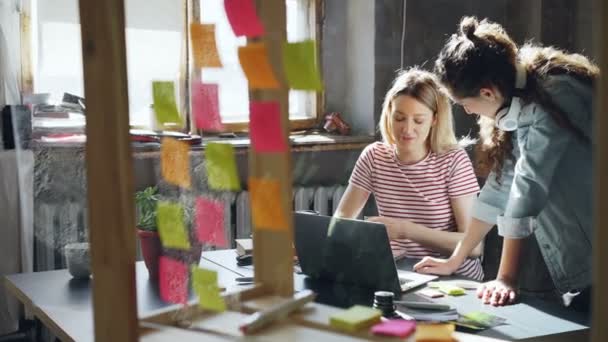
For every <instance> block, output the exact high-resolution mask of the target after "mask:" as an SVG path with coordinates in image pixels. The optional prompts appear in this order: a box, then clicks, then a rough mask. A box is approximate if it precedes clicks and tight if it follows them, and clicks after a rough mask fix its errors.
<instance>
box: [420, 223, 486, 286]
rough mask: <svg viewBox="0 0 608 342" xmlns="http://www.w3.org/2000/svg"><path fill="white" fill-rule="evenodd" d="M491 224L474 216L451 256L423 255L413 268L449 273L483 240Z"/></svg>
mask: <svg viewBox="0 0 608 342" xmlns="http://www.w3.org/2000/svg"><path fill="white" fill-rule="evenodd" d="M492 227H493V224H491V223H487V222H484V221H480V220H478V219H476V218H472V219H471V224H470V225H469V227H468V228H467V230H466V231H465V232H464V237H463V238H462V240H461V241H460V242H459V243H458V244H457V246H456V248H455V249H454V252H453V253H452V256H451V257H450V258H449V259H438V258H430V257H425V258H424V259H422V261H420V262H419V263H417V264H416V265H414V270H415V271H416V272H420V273H430V274H442V275H450V274H452V273H454V272H455V271H456V270H457V269H458V267H460V265H461V264H462V263H463V262H464V260H465V259H466V258H467V256H468V255H469V254H471V251H472V250H473V249H475V248H476V247H477V246H479V244H480V243H481V242H482V241H483V239H484V237H485V236H486V234H488V232H489V231H490V229H491V228H492Z"/></svg>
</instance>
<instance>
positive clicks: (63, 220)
mask: <svg viewBox="0 0 608 342" xmlns="http://www.w3.org/2000/svg"><path fill="white" fill-rule="evenodd" d="M345 189H346V187H345V186H341V185H335V186H318V187H294V188H293V209H294V210H314V211H316V212H318V213H320V214H323V215H332V214H333V213H334V212H335V210H336V208H337V206H338V203H339V202H340V199H341V198H342V195H344V191H345ZM220 200H222V201H224V203H225V208H226V210H225V212H224V213H225V217H224V224H225V227H224V231H225V234H226V241H229V242H230V243H229V244H230V246H229V247H231V248H234V247H235V243H234V239H241V238H248V237H250V236H251V209H250V205H249V192H247V191H240V192H225V193H223V194H222V195H221V197H220ZM87 224H88V222H87V212H86V208H85V206H84V204H83V203H79V202H65V203H44V202H43V203H36V206H35V212H34V232H35V233H34V235H35V243H34V246H35V247H34V258H35V259H34V260H35V263H34V270H35V271H46V270H54V269H59V268H65V267H66V264H65V256H64V255H63V252H62V251H63V247H64V246H65V245H66V244H68V243H72V242H82V241H88V229H87V228H86V227H87ZM137 259H138V260H140V259H141V252H140V249H139V243H138V247H137Z"/></svg>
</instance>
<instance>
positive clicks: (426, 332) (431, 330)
mask: <svg viewBox="0 0 608 342" xmlns="http://www.w3.org/2000/svg"><path fill="white" fill-rule="evenodd" d="M453 333H454V324H451V323H440V324H418V325H417V326H416V335H414V336H415V339H416V341H446V342H447V341H450V342H451V341H453V340H452V334H453Z"/></svg>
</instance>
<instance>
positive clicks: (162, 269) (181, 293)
mask: <svg viewBox="0 0 608 342" xmlns="http://www.w3.org/2000/svg"><path fill="white" fill-rule="evenodd" d="M158 273H159V278H158V280H159V284H158V287H159V290H160V298H161V299H162V300H163V301H165V302H169V303H174V304H180V303H182V304H185V303H186V302H187V300H188V267H187V266H186V265H184V264H182V263H181V262H179V261H177V260H173V259H171V258H169V257H166V256H161V257H160V259H159V261H158Z"/></svg>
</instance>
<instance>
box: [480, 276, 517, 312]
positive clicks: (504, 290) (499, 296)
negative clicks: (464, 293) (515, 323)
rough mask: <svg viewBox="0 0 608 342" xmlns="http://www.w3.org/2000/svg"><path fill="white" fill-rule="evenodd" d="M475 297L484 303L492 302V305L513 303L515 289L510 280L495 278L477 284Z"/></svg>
mask: <svg viewBox="0 0 608 342" xmlns="http://www.w3.org/2000/svg"><path fill="white" fill-rule="evenodd" d="M477 297H479V298H480V299H481V300H482V301H483V303H484V304H492V305H494V306H502V305H509V304H513V303H515V300H516V299H517V290H516V288H515V286H514V285H513V284H512V283H511V282H509V281H507V280H505V279H499V278H497V279H496V280H492V281H490V282H487V283H485V284H481V285H479V287H478V288H477Z"/></svg>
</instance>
